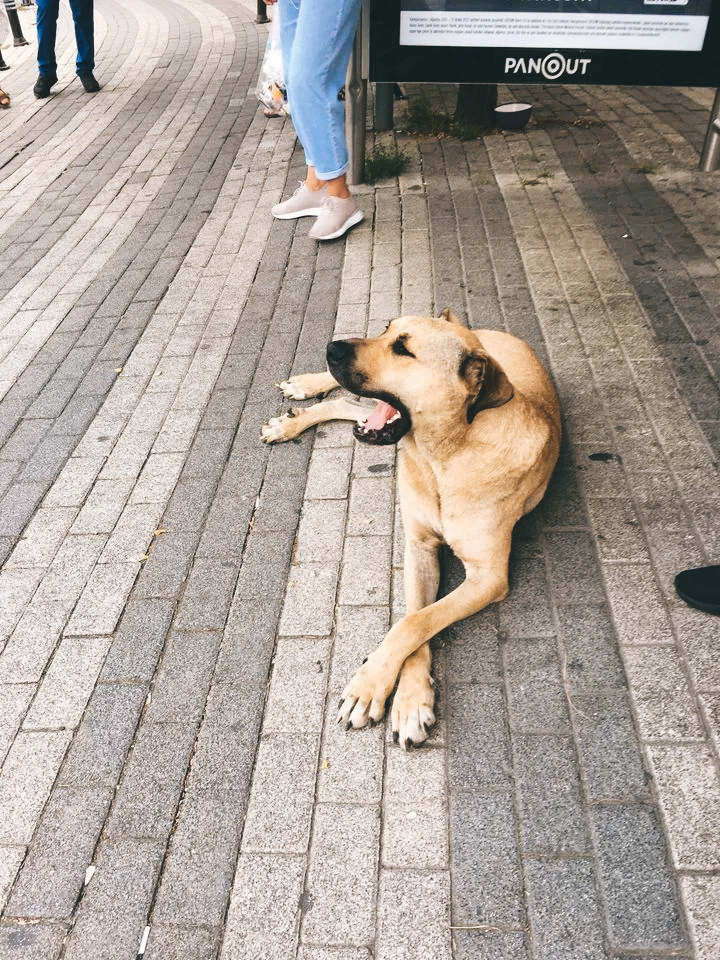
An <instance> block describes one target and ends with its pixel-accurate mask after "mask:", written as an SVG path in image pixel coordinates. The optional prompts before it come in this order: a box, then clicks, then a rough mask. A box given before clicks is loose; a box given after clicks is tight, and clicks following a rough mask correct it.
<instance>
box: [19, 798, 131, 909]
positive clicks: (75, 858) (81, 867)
mask: <svg viewBox="0 0 720 960" xmlns="http://www.w3.org/2000/svg"><path fill="white" fill-rule="evenodd" d="M112 798H113V791H112V789H110V788H103V789H91V790H76V789H72V788H66V787H59V788H57V789H55V790H54V791H53V793H52V796H51V797H50V800H49V802H48V805H47V806H46V808H45V811H44V813H43V816H42V818H41V820H40V824H39V826H38V829H37V832H36V833H35V836H34V838H33V842H32V846H31V848H30V851H29V853H28V856H27V858H26V860H25V863H24V864H23V867H22V870H21V872H20V875H19V877H18V880H17V882H16V884H15V887H14V888H13V893H12V897H11V899H10V902H9V903H8V912H9V914H10V916H14V917H24V918H28V919H30V918H41V917H44V918H46V919H52V918H55V919H68V920H69V919H70V917H71V916H72V913H73V910H74V907H75V904H76V901H77V899H78V896H79V894H80V891H81V889H82V886H83V882H84V879H85V871H86V870H87V868H88V866H89V865H90V864H91V863H92V859H93V854H94V851H95V844H96V843H97V840H98V837H99V835H100V831H101V829H102V826H103V823H104V822H105V817H106V815H107V811H108V809H109V808H110V803H111V802H112Z"/></svg>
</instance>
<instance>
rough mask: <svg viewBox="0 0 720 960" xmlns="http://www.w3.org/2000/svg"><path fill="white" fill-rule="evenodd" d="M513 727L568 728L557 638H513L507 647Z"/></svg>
mask: <svg viewBox="0 0 720 960" xmlns="http://www.w3.org/2000/svg"><path fill="white" fill-rule="evenodd" d="M503 656H504V661H505V676H506V684H507V691H508V708H509V713H510V723H511V725H512V727H513V730H517V731H522V732H526V733H529V732H532V731H539V730H567V729H568V727H569V720H570V717H569V711H568V704H567V698H566V694H565V690H564V688H563V680H562V667H561V664H560V660H559V657H558V652H557V647H556V644H555V641H554V640H542V639H540V640H511V641H509V642H508V643H506V644H505V646H504V648H503Z"/></svg>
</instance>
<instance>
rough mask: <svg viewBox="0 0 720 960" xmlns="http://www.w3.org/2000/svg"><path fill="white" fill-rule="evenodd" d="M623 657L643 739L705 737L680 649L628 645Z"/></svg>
mask: <svg viewBox="0 0 720 960" xmlns="http://www.w3.org/2000/svg"><path fill="white" fill-rule="evenodd" d="M623 660H624V663H625V669H626V671H627V675H628V680H629V682H630V684H631V686H632V689H633V698H634V703H635V710H636V712H637V717H638V727H639V729H640V731H641V733H642V737H643V739H644V740H646V741H651V740H691V739H694V740H702V739H703V737H704V731H703V729H702V727H701V723H700V718H699V716H698V713H697V709H696V707H695V704H694V703H693V700H692V698H691V696H690V693H689V690H688V685H687V681H686V679H685V673H684V670H683V665H682V663H681V661H680V657H679V656H678V652H677V650H676V649H675V648H674V647H660V646H647V647H640V646H638V647H628V648H626V650H625V651H624V653H623Z"/></svg>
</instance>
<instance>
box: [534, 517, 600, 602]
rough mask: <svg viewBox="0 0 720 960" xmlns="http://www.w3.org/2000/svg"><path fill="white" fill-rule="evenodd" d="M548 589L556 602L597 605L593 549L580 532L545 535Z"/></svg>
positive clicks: (598, 579)
mask: <svg viewBox="0 0 720 960" xmlns="http://www.w3.org/2000/svg"><path fill="white" fill-rule="evenodd" d="M546 542H547V544H548V550H549V553H550V567H551V588H552V591H553V595H554V597H555V600H556V602H557V603H587V602H588V601H590V602H595V603H600V602H601V601H602V600H603V599H604V597H603V592H602V589H601V587H600V578H599V570H598V563H597V558H596V554H595V547H594V544H593V543H592V541H591V538H590V536H589V534H586V533H580V532H569V531H568V532H563V533H548V534H547V535H546Z"/></svg>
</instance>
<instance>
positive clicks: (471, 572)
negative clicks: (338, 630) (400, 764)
mask: <svg viewBox="0 0 720 960" xmlns="http://www.w3.org/2000/svg"><path fill="white" fill-rule="evenodd" d="M507 589H508V588H507V563H506V564H505V566H504V569H503V568H502V567H500V568H491V567H480V566H473V567H469V566H468V565H467V564H466V579H465V580H464V581H463V583H461V584H460V586H459V587H458V588H457V589H456V590H453V592H452V593H450V594H448V596H446V597H443V598H442V599H441V600H436V601H435V603H431V604H430V605H429V606H427V607H424V608H423V609H422V610H418V611H416V612H415V613H411V614H409V615H408V616H406V617H404V618H403V619H402V620H400V622H399V623H396V624H395V626H394V627H393V628H392V629H391V630H390V632H389V633H388V634H387V635H386V637H385V639H384V640H383V642H382V643H381V644H380V646H379V647H377V648H376V649H375V650H373V652H372V653H371V654H370V656H369V657H368V658H367V660H366V661H365V663H364V664H363V665H362V666H361V667H360V669H359V670H357V672H356V673H355V676H354V677H353V678H352V680H351V681H350V683H349V684H348V685H347V686H346V687H345V690H344V691H343V694H342V697H341V699H340V708H339V711H338V718H337V719H338V723H348V724H349V725H350V726H353V727H364V726H365V724H366V723H367V722H368V719H370V720H374V721H378V720H381V719H382V717H383V714H384V713H385V702H386V700H387V698H388V697H389V696H390V694H391V692H392V689H393V687H394V686H395V681H396V680H397V678H398V674H399V673H400V670H401V668H402V666H403V664H404V662H405V661H406V660H407V658H408V657H409V656H410V655H411V654H413V653H415V651H416V650H419V649H420V648H421V647H422V646H423V644H425V643H427V642H428V641H429V640H430V639H431V638H432V637H434V636H435V634H437V633H439V632H440V631H441V630H444V629H445V627H449V626H450V624H451V623H456V622H457V621H458V620H462V619H464V618H465V617H469V616H470V615H471V614H473V613H477V611H478V610H482V609H483V607H486V606H487V605H488V604H489V603H493V602H495V601H496V600H502V599H504V598H505V596H506V595H507Z"/></svg>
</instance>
